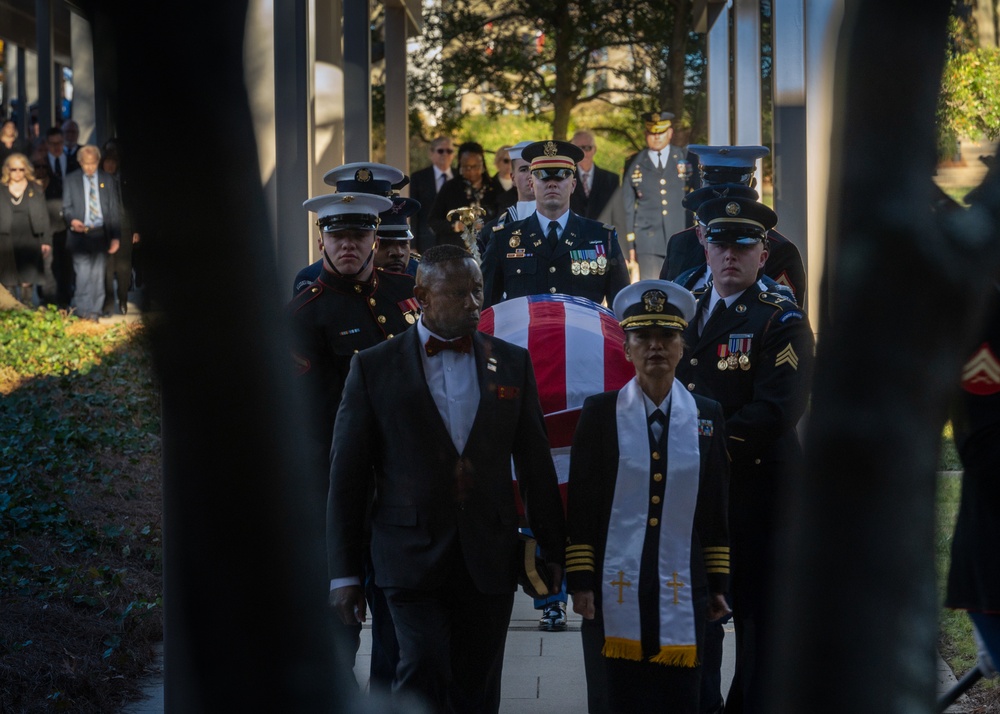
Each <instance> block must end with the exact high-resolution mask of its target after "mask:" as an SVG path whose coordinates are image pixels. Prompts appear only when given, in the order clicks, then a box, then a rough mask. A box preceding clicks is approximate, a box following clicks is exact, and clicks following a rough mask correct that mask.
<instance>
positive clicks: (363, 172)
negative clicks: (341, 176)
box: [354, 169, 372, 183]
mask: <svg viewBox="0 0 1000 714" xmlns="http://www.w3.org/2000/svg"><path fill="white" fill-rule="evenodd" d="M354 178H356V179H357V180H358V181H360V182H361V183H368V182H369V181H371V180H372V172H371V171H369V170H368V169H358V170H357V172H356V173H355V174H354Z"/></svg>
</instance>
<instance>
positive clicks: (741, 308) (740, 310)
mask: <svg viewBox="0 0 1000 714" xmlns="http://www.w3.org/2000/svg"><path fill="white" fill-rule="evenodd" d="M746 311H747V306H746V305H737V306H736V312H738V313H740V314H741V315H742V314H743V313H744V312H746Z"/></svg>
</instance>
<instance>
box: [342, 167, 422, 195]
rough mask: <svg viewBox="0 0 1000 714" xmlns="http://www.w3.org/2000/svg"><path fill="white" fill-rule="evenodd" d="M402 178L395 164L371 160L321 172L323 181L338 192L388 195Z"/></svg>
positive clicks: (401, 173)
mask: <svg viewBox="0 0 1000 714" xmlns="http://www.w3.org/2000/svg"><path fill="white" fill-rule="evenodd" d="M402 180H403V172H402V171H400V170H399V169H397V168H396V167H395V166H389V165H388V164H376V163H372V162H371V161H355V162H354V163H351V164H344V165H343V166H338V167H336V168H334V169H330V170H329V171H327V172H326V173H325V174H323V183H325V184H327V185H328V186H336V187H337V191H338V192H340V193H348V192H349V193H374V194H377V195H379V196H388V195H390V194H391V193H392V189H393V187H394V184H398V183H399V182H401V181H402Z"/></svg>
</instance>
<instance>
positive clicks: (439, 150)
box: [434, 149, 455, 154]
mask: <svg viewBox="0 0 1000 714" xmlns="http://www.w3.org/2000/svg"><path fill="white" fill-rule="evenodd" d="M434 151H436V152H438V153H439V154H454V153H455V150H454V149H434Z"/></svg>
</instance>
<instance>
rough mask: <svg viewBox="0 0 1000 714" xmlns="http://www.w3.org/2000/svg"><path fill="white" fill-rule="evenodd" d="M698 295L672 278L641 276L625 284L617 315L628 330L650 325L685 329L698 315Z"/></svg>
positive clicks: (617, 303)
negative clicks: (695, 315) (648, 278)
mask: <svg viewBox="0 0 1000 714" xmlns="http://www.w3.org/2000/svg"><path fill="white" fill-rule="evenodd" d="M695 306H696V302H695V299H694V295H692V294H691V292H690V291H689V290H688V289H687V288H684V287H681V286H680V285H678V284H677V283H672V282H670V281H669V280H640V281H638V282H635V283H632V284H631V285H628V286H626V287H624V288H622V289H621V290H620V291H619V293H618V294H617V295H615V300H614V312H615V317H616V318H618V322H619V323H620V324H621V326H622V329H623V330H625V331H626V332H627V331H629V330H641V329H643V328H646V327H663V328H665V329H668V330H683V329H684V328H685V327H687V326H688V323H689V322H691V320H692V319H693V318H694V312H695Z"/></svg>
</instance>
